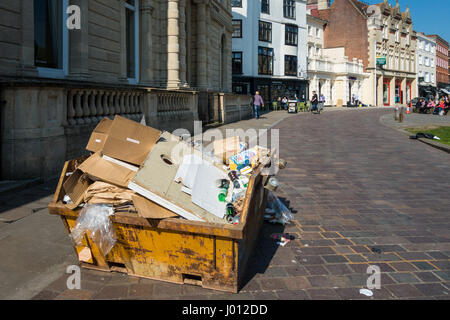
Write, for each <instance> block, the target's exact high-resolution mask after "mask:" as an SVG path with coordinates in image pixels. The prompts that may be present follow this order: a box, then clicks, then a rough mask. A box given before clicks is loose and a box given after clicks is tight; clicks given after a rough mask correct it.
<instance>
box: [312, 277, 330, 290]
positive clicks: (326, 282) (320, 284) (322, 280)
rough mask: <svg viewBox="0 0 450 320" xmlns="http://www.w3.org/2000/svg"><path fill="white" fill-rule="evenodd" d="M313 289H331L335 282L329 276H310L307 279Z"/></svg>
mask: <svg viewBox="0 0 450 320" xmlns="http://www.w3.org/2000/svg"><path fill="white" fill-rule="evenodd" d="M306 279H308V281H309V283H311V286H312V287H313V288H331V287H333V282H332V281H331V280H330V277H327V276H309V277H306Z"/></svg>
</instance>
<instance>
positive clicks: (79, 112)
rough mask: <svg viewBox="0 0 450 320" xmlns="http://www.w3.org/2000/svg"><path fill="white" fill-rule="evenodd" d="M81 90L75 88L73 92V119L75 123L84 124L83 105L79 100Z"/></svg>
mask: <svg viewBox="0 0 450 320" xmlns="http://www.w3.org/2000/svg"><path fill="white" fill-rule="evenodd" d="M82 94H83V92H82V91H81V90H77V93H76V94H75V120H76V122H77V124H85V121H84V119H83V107H82V102H81V96H82Z"/></svg>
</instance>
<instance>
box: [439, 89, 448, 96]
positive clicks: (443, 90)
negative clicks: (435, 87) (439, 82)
mask: <svg viewBox="0 0 450 320" xmlns="http://www.w3.org/2000/svg"><path fill="white" fill-rule="evenodd" d="M441 91H442V92H443V93H445V94H446V95H449V94H450V92H448V91H447V90H445V89H441Z"/></svg>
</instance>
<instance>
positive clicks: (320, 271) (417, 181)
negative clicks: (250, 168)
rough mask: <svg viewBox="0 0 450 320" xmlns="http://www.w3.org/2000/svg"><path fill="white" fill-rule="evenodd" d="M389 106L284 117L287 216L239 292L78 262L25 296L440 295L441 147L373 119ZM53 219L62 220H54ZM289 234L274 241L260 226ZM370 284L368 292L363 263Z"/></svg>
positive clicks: (448, 278) (448, 235)
mask: <svg viewBox="0 0 450 320" xmlns="http://www.w3.org/2000/svg"><path fill="white" fill-rule="evenodd" d="M384 114H389V115H392V110H379V109H375V110H365V111H359V110H358V111H357V110H354V111H347V112H325V113H324V114H322V115H311V114H303V115H298V116H293V117H288V118H287V119H285V120H283V121H282V122H280V123H278V124H277V125H276V128H279V129H280V143H281V146H280V150H281V156H282V157H283V158H285V159H286V160H288V167H287V168H286V169H285V170H282V171H281V172H280V174H279V179H280V182H281V187H280V189H279V192H278V195H279V196H280V198H281V199H282V200H283V201H284V202H285V203H286V204H287V205H288V206H289V207H290V208H291V209H292V212H293V213H294V217H295V220H294V221H293V223H292V224H290V225H287V226H286V227H285V228H284V229H283V227H281V226H275V225H270V224H267V223H265V224H264V227H263V230H262V232H261V235H260V238H259V242H258V245H257V248H256V250H255V253H254V256H253V258H252V259H251V263H250V265H249V269H248V275H247V277H246V281H245V285H244V286H243V288H242V290H241V291H240V293H239V294H228V293H222V292H217V291H212V290H207V289H203V288H200V287H196V286H191V285H176V284H170V283H164V282H159V281H153V280H146V279H139V278H134V277H128V276H126V275H122V274H119V273H103V272H97V271H90V270H83V271H82V276H81V279H82V280H81V287H82V290H68V289H66V280H67V275H63V276H62V277H60V278H59V279H58V280H56V281H55V282H53V283H52V284H50V285H49V286H48V287H47V288H45V289H44V290H43V291H41V292H40V293H39V294H37V295H36V296H35V297H34V299H220V300H222V299H243V300H247V299H248V300H253V299H447V300H448V299H449V296H450V231H449V230H450V219H449V215H450V212H449V208H450V200H449V196H448V187H449V181H450V170H449V169H450V167H449V156H448V154H446V153H444V152H442V151H439V150H437V149H434V148H431V147H429V146H427V145H424V144H417V143H415V142H414V141H411V140H409V139H408V138H407V137H405V135H404V134H402V133H400V132H398V131H397V130H394V129H392V128H389V127H386V126H383V125H382V124H381V123H380V116H382V115H384ZM61 228H62V226H61ZM274 232H288V233H290V234H292V235H294V236H295V237H296V239H295V240H293V241H291V242H289V243H288V244H287V245H286V246H284V247H281V246H277V245H276V243H275V242H274V240H273V239H271V237H270V235H271V234H272V233H274ZM369 265H376V266H378V267H379V268H380V269H381V271H382V275H381V289H374V290H373V292H374V296H373V297H371V298H369V297H366V296H363V295H361V294H360V293H359V289H361V288H364V287H366V283H367V278H368V277H369V274H367V273H366V272H367V268H368V266H369Z"/></svg>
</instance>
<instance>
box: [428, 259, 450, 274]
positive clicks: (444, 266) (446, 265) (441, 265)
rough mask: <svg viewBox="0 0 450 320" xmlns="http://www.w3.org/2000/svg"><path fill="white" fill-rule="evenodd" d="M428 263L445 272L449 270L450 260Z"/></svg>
mask: <svg viewBox="0 0 450 320" xmlns="http://www.w3.org/2000/svg"><path fill="white" fill-rule="evenodd" d="M430 262H431V263H432V264H433V265H435V266H436V267H438V268H439V269H441V270H445V271H448V270H450V260H439V261H430Z"/></svg>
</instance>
